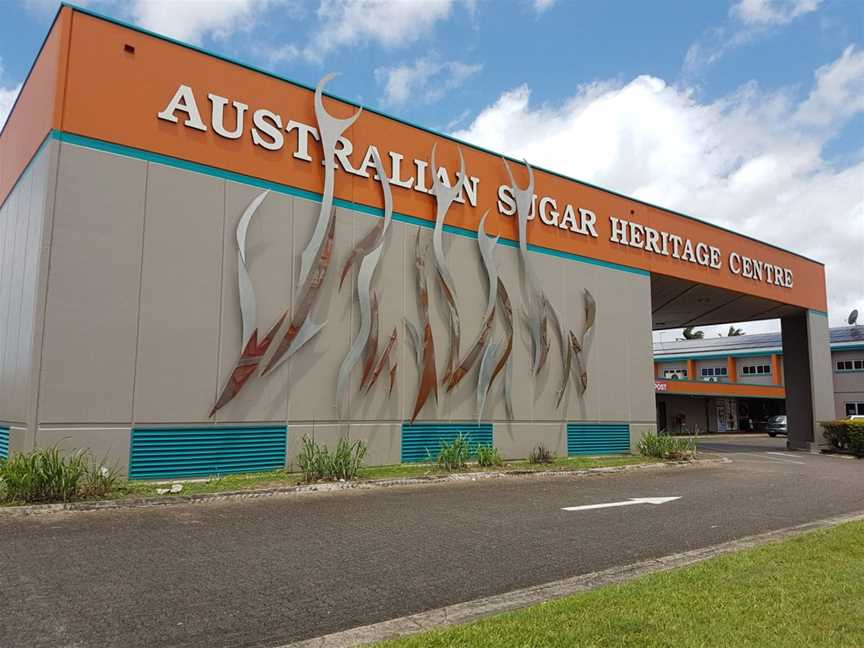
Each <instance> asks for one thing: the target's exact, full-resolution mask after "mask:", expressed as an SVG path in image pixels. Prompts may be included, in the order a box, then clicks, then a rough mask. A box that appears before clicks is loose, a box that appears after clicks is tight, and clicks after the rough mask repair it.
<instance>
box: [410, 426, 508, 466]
mask: <svg viewBox="0 0 864 648" xmlns="http://www.w3.org/2000/svg"><path fill="white" fill-rule="evenodd" d="M460 433H461V434H464V435H465V436H467V437H468V445H469V447H470V449H471V453H472V454H473V453H474V452H475V451H476V449H477V445H478V444H483V445H487V446H491V445H492V424H491V423H403V424H402V463H409V462H412V461H429V460H430V458H431V459H432V460H434V459H435V457H437V456H438V450H439V449H440V448H441V443H442V442H450V441H453V439H455V438H456V437H457V436H459V434H460Z"/></svg>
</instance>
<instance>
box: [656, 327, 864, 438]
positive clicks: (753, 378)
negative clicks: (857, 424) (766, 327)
mask: <svg viewBox="0 0 864 648" xmlns="http://www.w3.org/2000/svg"><path fill="white" fill-rule="evenodd" d="M829 333H830V348H831V367H832V370H833V377H834V382H833V385H834V415H835V416H836V417H837V418H845V417H847V416H851V415H853V414H864V326H844V327H840V328H832V329H830V330H829ZM654 383H655V390H656V392H657V428H658V429H659V430H664V429H665V430H668V431H670V432H673V433H681V432H689V433H693V432H696V431H699V432H701V433H706V432H707V433H714V432H741V431H752V430H754V429H757V430H758V429H761V426H760V423H764V421H765V420H766V419H767V418H768V417H770V416H774V415H776V414H785V413H786V400H785V399H786V386H785V380H784V376H783V346H782V340H781V336H780V334H779V333H762V334H756V335H741V336H737V337H734V336H733V337H715V338H705V339H701V340H676V341H674V342H655V343H654Z"/></svg>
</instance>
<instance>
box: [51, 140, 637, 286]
mask: <svg viewBox="0 0 864 648" xmlns="http://www.w3.org/2000/svg"><path fill="white" fill-rule="evenodd" d="M51 136H52V138H54V139H57V140H60V141H61V142H66V143H68V144H74V145H76V146H83V147H85V148H89V149H93V150H95V151H102V152H104V153H113V154H114V155H123V156H125V157H131V158H135V159H138V160H145V161H147V162H155V163H157V164H164V165H165V166H170V167H173V168H175V169H183V170H184V171H192V172H194V173H202V174H204V175H209V176H213V177H215V178H221V179H223V180H230V181H232V182H240V183H243V184H247V185H251V186H253V187H259V188H261V189H270V190H271V191H275V192H277V193H281V194H284V195H287V196H296V197H298V198H305V199H306V200H313V201H315V202H321V194H319V193H316V192H314V191H306V190H305V189H298V188H296V187H291V186H289V185H284V184H280V183H277V182H270V181H269V180H262V179H261V178H255V177H253V176H247V175H243V174H241V173H235V172H233V171H226V170H225V169H219V168H217V167H211V166H207V165H205V164H198V163H197V162H189V161H187V160H181V159H179V158H174V157H170V156H167V155H161V154H159V153H152V152H150V151H143V150H141V149H134V148H130V147H127V146H121V145H120V144H113V143H111V142H104V141H102V140H96V139H92V138H89V137H83V136H81V135H73V134H72V133H64V132H61V131H53V132H52V134H51ZM333 202H334V204H335V205H336V206H337V207H343V208H345V209H350V210H353V211H356V212H359V213H362V214H367V215H370V216H378V217H379V218H381V217H383V216H384V212H383V211H382V210H381V209H378V208H376V207H369V206H368V205H362V204H360V203H355V202H351V201H348V200H341V199H338V198H337V199H336V200H334V201H333ZM393 220H395V221H399V222H401V223H408V224H409V225H418V226H420V227H425V228H427V229H433V228H434V227H435V224H434V223H432V222H431V221H427V220H424V219H422V218H417V217H416V216H411V215H410V214H402V213H400V212H393ZM444 231H445V232H449V233H450V234H455V235H456V236H462V237H465V238H470V239H476V238H477V232H473V231H471V230H467V229H463V228H461V227H453V226H452V225H445V226H444ZM499 241H500V243H501V245H506V246H508V247H513V248H515V247H518V246H519V242H518V241H514V240H511V239H507V238H503V237H502V238H501V239H499ZM528 249H529V250H531V251H532V252H537V253H539V254H546V255H549V256H554V257H559V258H562V259H568V260H570V261H578V262H579V263H587V264H590V265H595V266H600V267H603V268H609V269H610V270H618V271H620V272H628V273H630V274H635V275H639V276H643V277H648V276H650V274H651V273H650V272H648V271H647V270H642V269H641V268H631V267H629V266H623V265H619V264H617V263H612V262H610V261H603V260H601V259H592V258H590V257H584V256H580V255H578V254H571V253H570V252H562V251H560V250H553V249H552V248H547V247H542V246H540V245H529V246H528Z"/></svg>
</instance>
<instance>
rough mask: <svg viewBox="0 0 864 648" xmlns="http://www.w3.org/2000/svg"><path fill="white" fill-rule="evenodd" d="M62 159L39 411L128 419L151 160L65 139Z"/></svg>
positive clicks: (73, 419)
mask: <svg viewBox="0 0 864 648" xmlns="http://www.w3.org/2000/svg"><path fill="white" fill-rule="evenodd" d="M59 164H60V169H59V180H58V187H57V198H56V201H57V202H56V207H55V210H54V229H53V243H52V251H51V267H50V272H49V277H48V297H47V304H46V322H45V336H44V347H43V363H42V367H41V382H40V390H41V394H40V405H39V413H38V416H39V420H40V422H45V423H52V422H65V423H79V422H91V423H92V422H98V423H121V422H124V423H128V422H129V421H130V420H131V418H132V385H133V376H134V369H135V367H134V364H135V345H136V338H137V333H138V297H139V284H140V270H141V243H142V230H143V224H144V196H145V191H146V174H147V169H146V163H144V162H142V161H140V160H135V159H131V158H126V157H122V156H115V155H108V154H104V153H99V152H96V151H92V150H88V149H84V148H80V147H77V146H74V145H69V144H64V145H63V146H62V149H61V154H60V161H59Z"/></svg>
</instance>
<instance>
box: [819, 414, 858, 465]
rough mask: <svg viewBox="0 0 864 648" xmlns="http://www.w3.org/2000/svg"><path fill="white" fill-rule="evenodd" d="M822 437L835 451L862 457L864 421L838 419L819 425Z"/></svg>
mask: <svg viewBox="0 0 864 648" xmlns="http://www.w3.org/2000/svg"><path fill="white" fill-rule="evenodd" d="M820 425H821V426H822V428H823V429H824V432H823V433H822V435H823V436H824V437H825V438H826V439H827V440H828V442H829V443H830V444H831V447H833V448H834V449H835V450H839V451H841V452H849V453H851V454H854V455H855V456H856V457H864V421H861V420H855V421H850V420H848V419H838V420H835V421H824V422H822V423H820Z"/></svg>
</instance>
